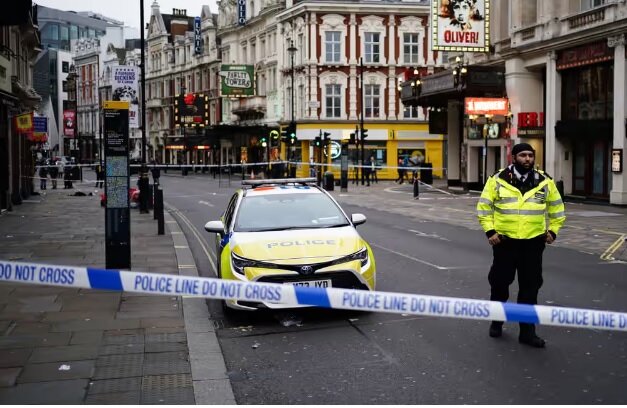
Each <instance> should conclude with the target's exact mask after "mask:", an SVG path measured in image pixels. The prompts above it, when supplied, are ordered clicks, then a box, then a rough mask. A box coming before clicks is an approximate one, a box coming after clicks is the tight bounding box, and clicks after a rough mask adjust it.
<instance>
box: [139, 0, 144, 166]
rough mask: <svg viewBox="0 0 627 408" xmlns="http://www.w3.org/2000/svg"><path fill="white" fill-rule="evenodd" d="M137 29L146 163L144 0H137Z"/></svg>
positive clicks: (142, 128)
mask: <svg viewBox="0 0 627 408" xmlns="http://www.w3.org/2000/svg"><path fill="white" fill-rule="evenodd" d="M139 8H140V9H141V11H140V14H139V31H140V33H141V36H140V39H141V47H142V48H141V77H142V78H141V94H142V98H141V99H142V100H141V104H142V106H141V115H142V117H141V123H142V125H141V130H142V164H146V44H145V38H144V30H145V27H144V0H139Z"/></svg>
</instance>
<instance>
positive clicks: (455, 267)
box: [370, 243, 466, 271]
mask: <svg viewBox="0 0 627 408" xmlns="http://www.w3.org/2000/svg"><path fill="white" fill-rule="evenodd" d="M370 246H373V247H376V248H379V249H383V250H384V251H388V252H391V253H393V254H394V255H398V256H402V257H403V258H407V259H411V260H412V261H416V262H419V263H421V264H424V265H427V266H430V267H432V268H435V269H438V270H441V271H447V270H450V269H462V268H466V267H459V266H440V265H436V264H433V263H431V262H427V261H425V260H422V259H418V258H414V257H413V256H409V255H406V254H404V253H402V252H398V251H395V250H393V249H389V248H386V247H383V246H381V245H377V244H373V243H371V244H370Z"/></svg>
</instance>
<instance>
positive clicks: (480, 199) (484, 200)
mask: <svg viewBox="0 0 627 408" xmlns="http://www.w3.org/2000/svg"><path fill="white" fill-rule="evenodd" d="M479 202H480V203H483V204H487V205H492V204H493V202H492V201H490V200H489V199H487V198H483V197H480V198H479Z"/></svg>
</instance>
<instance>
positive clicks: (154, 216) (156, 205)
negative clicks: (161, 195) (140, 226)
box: [151, 183, 159, 220]
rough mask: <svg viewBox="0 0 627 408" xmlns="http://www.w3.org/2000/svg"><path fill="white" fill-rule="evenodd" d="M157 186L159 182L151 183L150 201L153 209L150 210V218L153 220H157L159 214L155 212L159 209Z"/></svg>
mask: <svg viewBox="0 0 627 408" xmlns="http://www.w3.org/2000/svg"><path fill="white" fill-rule="evenodd" d="M157 187H159V184H157V183H153V184H152V197H151V198H152V203H153V207H154V211H153V212H152V219H153V220H158V219H159V216H158V214H157V212H158V211H159V202H158V201H157Z"/></svg>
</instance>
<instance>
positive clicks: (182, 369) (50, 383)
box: [0, 177, 234, 405]
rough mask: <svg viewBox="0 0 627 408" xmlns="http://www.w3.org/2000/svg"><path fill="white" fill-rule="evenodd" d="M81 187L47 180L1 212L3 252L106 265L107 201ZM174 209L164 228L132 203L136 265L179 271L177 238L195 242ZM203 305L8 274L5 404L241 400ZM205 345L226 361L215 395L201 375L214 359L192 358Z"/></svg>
mask: <svg viewBox="0 0 627 408" xmlns="http://www.w3.org/2000/svg"><path fill="white" fill-rule="evenodd" d="M86 178H88V177H86ZM79 187H82V188H76V189H74V190H63V189H57V190H51V189H48V190H47V191H46V192H45V193H46V194H45V195H41V196H33V197H31V199H30V200H27V201H26V202H25V203H24V204H22V205H21V206H15V207H14V211H13V212H7V213H5V214H3V215H2V216H0V259H5V260H13V261H21V260H24V261H29V262H30V261H32V262H40V263H51V264H61V265H76V266H84V267H98V268H103V267H104V265H105V254H104V209H103V208H101V207H100V203H99V200H100V198H99V195H98V194H95V195H93V196H83V197H80V196H73V195H71V194H73V193H74V192H75V191H77V190H79V189H80V190H82V191H84V192H86V193H87V192H89V191H92V192H93V191H94V190H95V189H94V188H93V184H91V185H89V187H88V184H82V185H79ZM49 188H50V187H49ZM166 216H167V218H166V219H167V220H168V221H167V224H166V234H165V235H161V236H159V235H157V222H156V221H155V220H153V215H152V213H151V214H139V211H138V210H136V209H132V210H131V221H132V224H131V236H132V239H131V249H132V251H131V252H132V260H131V262H132V270H138V271H146V272H159V273H169V274H172V273H174V274H176V273H178V271H179V264H180V262H179V260H178V259H177V256H178V257H180V254H179V253H177V252H176V250H175V247H174V245H175V243H174V241H173V237H175V236H176V241H177V244H176V245H177V246H180V247H181V248H183V247H186V246H187V242H186V241H184V242H181V239H183V240H184V236H182V234H181V233H180V229H179V228H178V225H176V221H174V220H173V219H172V218H171V217H170V216H169V214H166ZM171 231H176V235H172V234H171ZM188 251H189V249H188ZM184 262H186V263H189V259H185V260H184ZM197 306H198V305H197V304H196V303H194V302H190V299H181V298H180V297H168V296H146V295H141V294H130V293H119V292H107V291H95V290H88V289H61V288H56V287H46V286H32V285H17V284H16V285H13V284H6V283H0V403H1V404H61V403H64V404H81V403H87V404H116V405H117V404H140V403H141V404H194V403H204V404H208V403H222V404H224V403H234V399H233V398H232V391H231V390H230V384H229V383H228V381H227V382H226V383H225V382H224V381H223V378H226V373H225V372H224V371H225V369H223V361H222V360H220V359H221V357H222V356H221V354H219V356H217V355H216V347H217V351H218V352H219V350H220V349H219V344H218V343H217V339H216V338H215V333H212V332H213V331H212V330H210V328H207V327H204V326H203V324H204V325H205V326H206V325H207V322H208V313H207V311H206V307H204V309H203V308H198V307H197ZM201 326H202V327H201ZM190 333H191V334H190ZM211 334H213V337H211V336H210V335H211ZM199 336H202V339H199V338H198V337H199ZM192 338H193V339H195V340H193V341H192ZM208 339H211V340H212V341H211V342H210V341H209V340H208ZM200 340H202V341H200ZM190 342H193V343H194V344H193V345H190ZM203 346H206V347H211V349H210V350H209V351H210V352H211V353H212V356H213V357H214V358H213V360H212V361H214V362H216V363H215V364H216V367H217V369H218V371H220V370H222V372H221V373H220V372H219V373H218V375H217V376H216V374H215V373H214V376H213V377H210V379H213V378H219V379H220V382H219V384H218V385H219V386H220V389H219V390H217V391H216V392H215V393H213V394H212V391H214V389H215V383H211V382H210V381H205V380H207V377H206V376H204V377H202V378H201V379H202V380H203V381H195V380H196V378H195V372H198V367H200V368H203V369H205V371H206V370H207V369H208V368H207V366H206V361H201V363H204V365H201V366H199V365H198V363H196V368H194V367H192V366H193V365H194V363H193V361H196V362H198V361H199V360H198V358H195V357H194V356H198V355H199V353H201V355H202V351H203V350H202V347H203ZM192 348H193V349H194V351H193V353H192V354H193V355H191V356H190V349H192ZM217 357H219V358H217ZM190 360H191V361H192V364H190ZM220 362H221V363H222V365H220V364H218V363H220ZM209 368H211V367H209ZM214 368H215V367H214ZM214 371H215V370H214ZM212 387H213V388H212ZM229 393H230V394H229ZM214 397H215V398H214ZM212 398H214V399H212Z"/></svg>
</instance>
